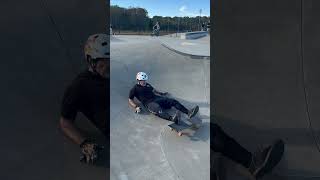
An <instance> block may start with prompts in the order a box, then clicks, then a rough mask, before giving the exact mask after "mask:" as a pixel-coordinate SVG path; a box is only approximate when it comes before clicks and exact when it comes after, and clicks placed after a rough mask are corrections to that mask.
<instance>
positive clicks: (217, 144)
mask: <svg viewBox="0 0 320 180" xmlns="http://www.w3.org/2000/svg"><path fill="white" fill-rule="evenodd" d="M210 133H211V138H212V139H211V140H210V141H211V144H210V149H211V150H212V151H214V152H218V153H221V154H222V155H223V156H225V157H227V158H229V159H231V160H232V161H234V162H236V163H238V164H241V165H242V166H243V167H245V168H247V169H248V170H249V172H250V173H251V174H252V175H253V176H254V177H255V178H261V177H263V176H264V175H265V174H267V173H269V172H271V171H272V170H273V168H274V167H275V166H276V165H277V164H278V163H279V161H280V160H281V157H282V155H283V151H284V142H283V141H282V140H276V141H275V142H274V143H273V144H271V145H269V146H267V147H266V148H264V149H261V150H258V151H256V152H254V153H252V152H250V151H249V150H247V149H245V148H244V147H242V146H241V145H240V144H239V143H238V142H237V141H236V140H234V139H233V138H232V137H230V136H228V135H227V134H226V133H225V132H224V131H223V130H222V128H221V127H220V126H219V125H217V124H215V123H210ZM223 168H224V167H223Z"/></svg>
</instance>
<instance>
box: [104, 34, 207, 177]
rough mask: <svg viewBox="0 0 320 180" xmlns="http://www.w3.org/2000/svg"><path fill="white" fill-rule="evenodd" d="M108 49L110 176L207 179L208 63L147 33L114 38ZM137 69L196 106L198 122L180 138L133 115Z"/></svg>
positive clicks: (153, 120)
mask: <svg viewBox="0 0 320 180" xmlns="http://www.w3.org/2000/svg"><path fill="white" fill-rule="evenodd" d="M111 52H112V53H111V105H112V106H111V122H110V131H111V150H110V151H111V152H110V156H111V157H110V158H111V174H112V177H111V179H114V180H118V179H119V180H123V179H128V180H150V179H152V180H177V179H180V180H194V179H199V180H208V179H209V178H210V177H209V168H210V163H209V161H210V154H209V142H210V138H209V136H210V132H209V124H208V122H209V116H210V111H209V107H210V104H209V99H210V93H209V87H210V84H209V82H210V76H209V74H210V71H209V70H210V68H209V67H210V61H209V60H207V59H198V58H196V59H192V58H190V57H189V56H182V55H180V54H177V53H176V52H173V51H170V50H169V49H167V48H165V47H163V46H162V45H161V42H160V41H159V39H158V38H154V37H150V36H113V37H112V38H111ZM139 71H144V72H146V73H148V74H149V78H150V79H149V83H151V84H152V85H153V86H154V87H155V88H157V89H158V90H160V91H166V92H169V93H170V96H171V97H173V98H175V99H177V100H179V101H180V102H181V103H182V104H184V105H185V106H186V107H187V108H192V107H193V106H195V105H199V107H200V111H199V114H198V115H197V117H199V118H201V119H202V121H203V126H202V127H201V128H200V129H198V130H197V131H192V132H191V134H189V135H188V136H182V137H179V136H178V135H177V133H175V132H174V131H170V129H169V127H168V126H167V125H168V124H170V123H171V122H169V121H166V120H163V119H160V118H157V117H155V116H154V115H152V114H149V113H147V112H146V111H144V112H143V113H142V114H135V113H134V111H133V109H132V108H130V107H129V105H128V94H129V91H130V89H131V88H132V87H133V86H134V84H135V83H136V80H135V75H136V73H137V72H139ZM173 109H174V108H173ZM171 113H172V112H171ZM182 117H183V118H186V116H182Z"/></svg>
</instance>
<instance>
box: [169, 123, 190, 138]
mask: <svg viewBox="0 0 320 180" xmlns="http://www.w3.org/2000/svg"><path fill="white" fill-rule="evenodd" d="M168 126H169V127H170V129H171V131H175V132H177V133H178V135H179V136H182V135H183V134H184V133H183V131H184V130H185V129H189V128H191V127H192V125H189V124H187V123H185V122H184V121H180V122H179V124H176V123H172V124H169V125H168Z"/></svg>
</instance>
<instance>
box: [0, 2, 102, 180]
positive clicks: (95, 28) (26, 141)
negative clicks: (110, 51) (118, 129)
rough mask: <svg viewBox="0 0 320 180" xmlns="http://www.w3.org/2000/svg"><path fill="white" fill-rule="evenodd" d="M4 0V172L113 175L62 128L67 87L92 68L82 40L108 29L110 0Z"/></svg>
mask: <svg viewBox="0 0 320 180" xmlns="http://www.w3.org/2000/svg"><path fill="white" fill-rule="evenodd" d="M0 4H1V5H0V14H1V16H0V19H1V28H0V31H1V45H0V46H1V48H0V49H1V72H0V73H1V74H0V78H1V93H0V96H1V98H0V99H1V122H2V123H1V131H0V135H1V144H2V146H1V150H0V152H1V157H2V158H1V160H2V163H1V164H2V165H1V173H0V179H1V180H12V179H14V180H26V179H33V180H44V179H46V180H70V179H77V180H85V179H96V180H105V179H108V178H107V170H106V168H105V167H104V166H98V167H94V166H87V165H83V164H81V163H80V162H79V156H80V149H79V147H78V146H77V145H74V144H72V143H71V142H70V141H69V140H68V139H66V138H65V137H64V136H63V135H62V133H61V131H60V130H59V129H58V122H59V115H60V102H61V99H62V95H63V91H64V89H65V87H66V85H67V84H69V83H70V82H71V80H72V79H73V78H74V77H75V76H76V75H77V74H78V73H79V72H80V71H81V70H83V69H84V68H85V60H84V57H83V47H82V45H81V44H83V43H84V42H85V41H86V39H87V38H88V36H89V35H91V34H94V33H98V32H104V31H105V24H107V18H106V14H107V13H106V3H105V1H90V2H89V1H81V0H73V1H61V0H55V1H51V0H45V1H1V3H0ZM53 21H54V22H53ZM57 30H58V31H59V33H58V31H57ZM59 36H60V37H61V38H62V39H63V41H62V40H61V39H60V37H59ZM82 119H83V120H85V119H84V118H82ZM84 124H86V122H84ZM88 124H89V123H88ZM85 128H87V127H85ZM88 129H89V127H88ZM91 130H92V133H93V134H94V133H95V132H96V131H94V129H92V128H91Z"/></svg>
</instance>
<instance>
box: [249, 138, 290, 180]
mask: <svg viewBox="0 0 320 180" xmlns="http://www.w3.org/2000/svg"><path fill="white" fill-rule="evenodd" d="M283 153H284V142H283V141H282V140H277V141H275V142H274V143H273V144H272V145H271V146H268V147H267V148H265V149H263V150H262V151H257V152H255V153H254V154H253V156H252V161H251V165H250V167H249V171H250V172H251V173H252V175H253V176H255V177H256V178H261V177H263V176H264V175H265V174H267V173H269V172H271V171H272V169H273V168H274V167H275V166H276V165H277V164H278V163H279V162H280V160H281V158H282V155H283Z"/></svg>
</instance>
